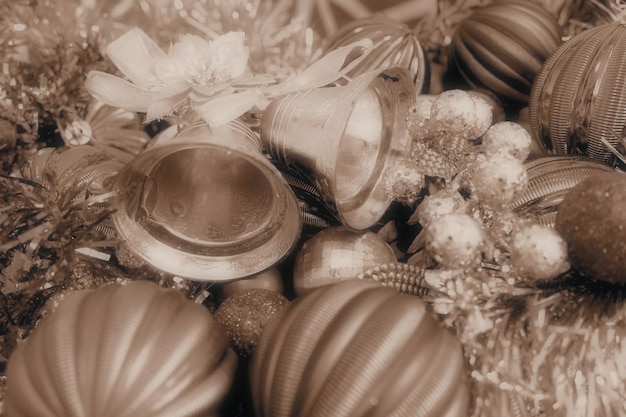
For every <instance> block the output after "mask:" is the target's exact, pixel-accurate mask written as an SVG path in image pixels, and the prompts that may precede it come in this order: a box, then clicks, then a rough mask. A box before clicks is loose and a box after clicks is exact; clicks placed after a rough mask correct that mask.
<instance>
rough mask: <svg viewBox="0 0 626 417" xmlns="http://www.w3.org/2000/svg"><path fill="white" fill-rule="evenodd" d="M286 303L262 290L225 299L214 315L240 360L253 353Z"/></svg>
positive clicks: (275, 294)
mask: <svg viewBox="0 0 626 417" xmlns="http://www.w3.org/2000/svg"><path fill="white" fill-rule="evenodd" d="M288 303H289V301H288V300H287V298H285V297H284V296H283V295H281V294H280V293H277V292H276V291H272V290H266V289H262V288H252V289H249V290H245V291H241V292H238V293H236V294H234V295H233V296H231V297H229V298H227V299H226V300H225V301H224V302H223V303H222V304H220V306H219V307H218V308H217V310H216V311H215V320H217V322H218V323H220V324H221V325H222V326H223V327H224V330H226V334H227V335H228V339H229V340H230V346H231V347H232V348H233V349H235V351H236V352H237V353H238V354H239V355H240V356H242V357H246V356H249V355H250V354H252V352H254V349H255V348H256V346H257V344H258V342H259V339H260V338H261V334H263V329H264V328H265V326H266V325H267V323H268V321H269V320H270V319H271V318H272V317H273V316H274V314H276V313H278V312H279V311H280V310H282V309H283V307H285V306H286V305H287V304H288Z"/></svg>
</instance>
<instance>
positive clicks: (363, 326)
mask: <svg viewBox="0 0 626 417" xmlns="http://www.w3.org/2000/svg"><path fill="white" fill-rule="evenodd" d="M250 383H251V389H252V397H253V403H254V410H255V416H257V417H269V416H272V417H278V416H283V417H287V416H300V417H305V416H306V417H361V416H363V417H364V416H369V417H389V416H396V417H412V416H424V417H440V416H458V417H462V416H467V415H469V409H468V408H469V390H468V386H467V381H466V379H465V362H464V359H463V354H462V350H461V345H460V343H459V341H458V340H457V339H456V338H455V337H454V336H453V335H452V334H451V333H449V332H448V331H447V330H445V329H443V328H442V327H440V326H439V325H438V323H437V321H436V320H435V319H434V318H433V317H432V316H430V313H429V312H427V311H426V305H425V304H424V303H423V302H422V301H421V300H420V299H419V298H417V297H414V296H410V295H406V294H400V293H398V292H397V291H395V290H393V289H391V288H385V287H382V286H381V284H380V283H377V282H375V281H373V280H350V281H344V282H341V283H338V284H334V285H330V286H326V287H322V288H319V289H317V290H315V291H314V292H311V293H309V294H307V295H305V296H302V297H299V298H298V299H296V300H295V301H294V302H292V303H291V304H290V305H289V306H288V307H286V308H285V309H283V310H282V312H281V313H279V315H278V316H275V319H273V320H272V321H270V323H269V324H268V326H267V327H266V328H265V330H264V333H263V335H262V336H261V340H260V343H259V345H258V347H257V349H256V351H255V353H254V355H253V359H252V363H251V373H250Z"/></svg>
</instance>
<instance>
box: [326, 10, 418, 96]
mask: <svg viewBox="0 0 626 417" xmlns="http://www.w3.org/2000/svg"><path fill="white" fill-rule="evenodd" d="M363 39H370V40H371V41H372V43H373V46H372V50H371V51H370V53H369V54H368V55H367V56H366V57H365V58H364V59H363V60H362V61H361V62H360V63H359V64H358V65H356V66H355V67H354V68H353V69H352V70H351V71H350V72H348V74H347V75H348V77H349V78H351V79H353V78H355V77H356V76H358V75H360V74H363V73H364V72H368V71H372V70H375V69H379V68H389V67H393V66H401V67H403V68H405V69H407V70H408V71H409V73H410V74H411V76H412V77H413V82H414V83H415V90H416V91H417V92H418V93H419V92H422V93H426V92H427V91H428V87H429V85H430V71H429V66H428V65H429V64H428V58H427V56H426V54H425V52H424V50H423V48H422V45H421V43H420V41H419V39H418V38H417V36H416V35H415V33H413V31H412V30H411V29H409V27H408V26H407V25H405V24H404V23H401V22H398V21H395V20H392V19H389V18H386V17H384V16H370V17H365V18H361V19H357V20H354V21H352V22H350V23H348V24H346V25H345V26H343V27H342V28H341V29H339V30H338V31H337V32H335V33H334V34H333V35H332V36H331V37H330V39H329V40H328V46H327V47H326V52H330V51H333V50H335V49H337V48H339V47H342V46H346V45H349V44H351V43H353V42H358V41H361V40H363Z"/></svg>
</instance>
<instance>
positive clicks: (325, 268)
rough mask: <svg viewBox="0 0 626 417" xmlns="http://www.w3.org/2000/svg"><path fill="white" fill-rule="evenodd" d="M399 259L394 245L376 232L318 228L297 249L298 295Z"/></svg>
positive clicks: (294, 274) (295, 286) (351, 277)
mask: <svg viewBox="0 0 626 417" xmlns="http://www.w3.org/2000/svg"><path fill="white" fill-rule="evenodd" d="M390 262H396V256H395V254H394V252H393V249H392V248H391V246H390V245H389V244H388V243H387V242H385V241H384V240H383V238H381V237H380V236H378V235H377V234H375V233H373V232H369V231H366V232H353V231H350V230H348V229H346V228H345V227H343V226H335V227H329V228H327V229H324V230H322V231H321V232H318V233H317V234H315V235H314V236H313V237H311V238H310V239H309V240H307V241H306V242H304V245H303V246H302V248H301V249H300V251H299V252H298V254H297V256H296V260H295V266H294V272H293V285H294V289H295V291H296V294H297V295H303V294H306V293H307V292H309V291H311V290H313V289H315V288H317V287H321V286H323V285H328V284H334V283H337V282H340V281H344V280H347V279H354V278H356V277H357V276H358V275H359V274H360V273H362V272H365V271H367V270H369V269H370V268H373V267H375V266H376V265H380V264H386V263H390Z"/></svg>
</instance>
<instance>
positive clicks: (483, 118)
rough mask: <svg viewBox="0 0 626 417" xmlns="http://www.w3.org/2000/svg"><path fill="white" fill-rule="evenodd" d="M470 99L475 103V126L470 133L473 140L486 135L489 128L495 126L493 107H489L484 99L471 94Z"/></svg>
mask: <svg viewBox="0 0 626 417" xmlns="http://www.w3.org/2000/svg"><path fill="white" fill-rule="evenodd" d="M470 97H471V98H472V100H473V101H474V106H475V111H474V116H475V120H474V125H473V129H472V130H470V131H469V132H468V136H469V137H470V138H471V139H475V138H478V137H480V136H482V135H484V134H485V132H486V131H487V130H488V129H489V127H490V126H491V125H492V124H493V107H492V106H491V105H489V103H488V102H487V100H485V99H484V98H482V97H479V96H476V95H473V94H471V93H470Z"/></svg>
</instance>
